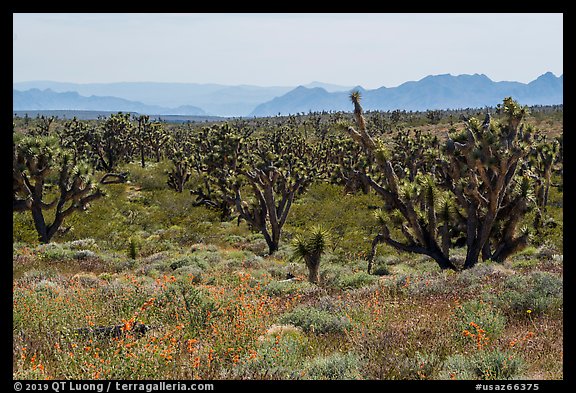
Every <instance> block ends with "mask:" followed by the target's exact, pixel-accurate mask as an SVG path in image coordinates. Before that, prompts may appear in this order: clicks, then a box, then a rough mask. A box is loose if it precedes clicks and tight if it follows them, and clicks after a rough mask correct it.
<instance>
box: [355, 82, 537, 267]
mask: <svg viewBox="0 0 576 393" xmlns="http://www.w3.org/2000/svg"><path fill="white" fill-rule="evenodd" d="M350 98H351V101H352V103H353V104H354V116H355V119H356V125H357V129H356V128H354V127H352V126H350V127H348V128H347V132H348V134H349V135H350V136H351V137H352V139H353V140H355V141H356V142H357V143H358V144H359V145H360V146H362V147H363V149H364V150H365V152H366V154H370V155H371V156H372V157H374V165H373V166H372V167H371V171H369V173H362V174H360V175H361V176H362V177H363V178H364V179H365V180H366V181H367V182H368V183H369V184H370V186H371V187H372V189H373V190H374V191H375V192H376V193H377V194H378V195H380V196H381V197H382V199H383V200H384V208H383V209H382V210H381V211H380V212H379V213H378V222H379V233H378V235H377V236H376V238H375V239H374V242H373V244H372V253H371V255H372V256H373V254H374V250H375V247H376V245H377V244H378V243H380V242H384V243H386V244H388V245H390V246H392V247H394V248H396V249H398V250H402V251H407V252H413V253H419V254H425V255H428V256H430V257H431V258H433V259H434V260H435V261H436V262H437V263H438V265H439V266H440V268H442V269H453V270H459V269H461V268H470V267H472V266H474V265H475V264H476V263H477V262H478V260H479V257H480V255H481V256H482V258H483V259H485V260H486V259H492V260H495V261H504V260H505V259H506V258H507V257H508V256H510V255H511V254H512V253H513V252H516V251H518V250H520V249H521V248H523V247H524V246H526V244H527V241H528V231H527V230H526V229H525V228H524V229H522V230H520V231H519V230H518V226H519V224H520V222H521V219H522V218H523V217H524V216H525V214H526V213H527V212H528V211H529V210H530V209H531V208H532V207H533V206H534V205H535V204H534V200H533V198H532V196H533V195H532V194H533V192H532V190H533V189H534V181H533V179H532V178H531V177H529V176H526V172H525V171H524V170H523V169H522V163H523V162H525V161H526V159H527V156H528V154H529V152H530V151H531V146H532V134H533V132H534V131H533V130H532V129H531V128H529V127H525V126H524V125H523V124H522V119H523V117H524V116H525V115H526V113H527V111H526V108H522V107H520V106H519V105H518V104H517V103H516V102H515V101H513V100H512V99H511V98H506V99H505V100H504V104H503V113H504V120H503V121H502V122H494V121H492V120H491V117H490V115H487V116H486V118H485V119H484V121H483V122H481V121H479V120H477V119H475V118H471V119H469V120H468V121H467V122H466V127H465V129H464V130H463V131H462V132H460V133H459V134H458V135H454V136H452V137H450V136H449V137H448V140H447V141H446V145H445V146H444V147H443V149H442V154H440V152H438V154H435V155H434V154H432V155H430V154H418V157H419V158H418V160H422V163H419V164H418V165H417V166H415V165H413V164H414V161H411V162H408V161H406V160H398V159H397V154H392V153H390V152H389V151H388V149H387V148H386V146H385V145H384V143H383V142H382V141H381V140H380V139H374V138H372V137H371V136H370V134H369V133H368V131H367V130H366V122H365V121H364V117H363V114H362V107H361V105H360V94H359V93H358V92H353V93H352V94H351V96H350ZM422 141H423V139H422ZM418 149H420V147H418ZM436 150H437V149H436ZM395 157H396V158H395ZM427 157H428V158H427ZM403 161H404V162H403ZM409 164H410V165H409ZM406 175H408V176H406ZM393 230H394V231H393ZM462 233H463V234H464V235H465V237H466V248H467V253H466V259H465V261H464V264H463V266H460V265H458V264H456V263H455V262H454V261H452V260H451V259H450V245H451V244H452V238H453V237H455V236H458V235H460V234H462ZM399 235H400V237H399Z"/></svg>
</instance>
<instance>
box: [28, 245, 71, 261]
mask: <svg viewBox="0 0 576 393" xmlns="http://www.w3.org/2000/svg"><path fill="white" fill-rule="evenodd" d="M37 250H38V252H39V256H40V258H42V259H43V260H46V261H51V262H53V261H62V260H66V259H74V255H76V252H75V251H72V250H70V249H68V248H66V247H64V246H63V245H62V244H58V243H49V244H45V245H42V246H39V247H38V248H37Z"/></svg>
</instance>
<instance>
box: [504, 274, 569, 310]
mask: <svg viewBox="0 0 576 393" xmlns="http://www.w3.org/2000/svg"><path fill="white" fill-rule="evenodd" d="M504 288H505V290H504V292H503V293H502V294H501V295H500V296H499V297H498V298H497V304H498V305H499V307H500V308H502V309H503V310H505V311H510V312H512V313H514V314H517V315H526V311H528V310H531V313H532V314H531V315H537V314H543V313H553V312H557V311H559V309H560V308H561V307H562V305H563V298H562V289H563V284H562V279H561V278H560V277H558V276H556V275H554V274H552V273H548V272H541V271H535V272H532V273H530V274H529V275H513V276H510V277H508V278H507V279H506V281H505V282H504Z"/></svg>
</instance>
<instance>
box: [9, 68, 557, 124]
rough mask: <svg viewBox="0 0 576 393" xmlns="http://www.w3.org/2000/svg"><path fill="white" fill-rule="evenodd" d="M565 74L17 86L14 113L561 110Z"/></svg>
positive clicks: (230, 114) (229, 114) (34, 83)
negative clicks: (290, 83) (509, 103)
mask: <svg viewBox="0 0 576 393" xmlns="http://www.w3.org/2000/svg"><path fill="white" fill-rule="evenodd" d="M563 80H564V79H563V75H561V76H559V77H556V76H555V75H554V74H552V73H551V72H547V73H545V74H543V75H541V76H540V77H538V78H537V79H535V80H534V81H532V82H530V83H520V82H494V81H492V80H491V79H490V78H488V77H487V76H486V75H484V74H474V75H458V76H453V75H449V74H443V75H431V76H427V77H425V78H423V79H421V80H419V81H411V82H406V83H403V84H401V85H400V86H397V87H392V88H386V87H381V88H378V89H373V90H365V89H363V88H362V87H360V86H358V87H355V88H352V87H351V86H339V85H331V84H325V83H320V82H312V83H310V84H308V85H305V86H298V87H296V88H294V87H287V86H271V87H262V86H250V85H239V86H226V85H218V84H195V83H154V82H125V83H92V84H75V83H63V82H50V81H32V82H17V83H13V110H14V111H17V110H18V111H23V110H30V111H35V110H36V111H37V110H94V111H123V112H137V113H142V114H150V115H189V116H204V115H212V116H224V117H242V116H244V117H247V116H250V117H252V116H274V115H277V114H282V115H287V114H295V113H301V112H304V113H307V112H309V111H323V110H325V111H351V110H352V108H351V104H350V101H349V98H348V96H349V92H350V91H351V90H353V89H358V90H360V91H361V93H362V97H363V99H362V106H363V107H364V109H365V110H384V111H386V110H395V109H401V110H428V109H457V108H466V107H485V106H494V105H496V104H498V103H500V102H502V99H503V98H504V97H507V96H512V97H513V98H514V99H516V100H517V101H518V102H520V104H522V105H552V104H562V103H563V96H564V88H563Z"/></svg>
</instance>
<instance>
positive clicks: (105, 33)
mask: <svg viewBox="0 0 576 393" xmlns="http://www.w3.org/2000/svg"><path fill="white" fill-rule="evenodd" d="M13 19H14V32H13V81H14V82H21V81H29V80H53V81H62V82H78V83H89V82H120V81H155V82H195V83H222V84H232V85H238V84H253V85H261V86H295V85H300V84H307V83H310V82H312V81H321V82H326V83H334V84H339V85H345V86H355V85H362V86H363V87H365V88H376V87H380V86H386V87H394V86H397V85H399V84H401V83H403V82H405V81H408V80H418V79H421V78H423V77H424V76H426V75H430V74H445V73H450V74H453V75H458V74H473V73H482V74H486V75H488V77H490V78H491V79H492V80H495V81H502V80H513V81H520V82H529V81H531V80H533V79H535V78H536V77H538V76H539V75H541V74H543V73H544V72H547V71H552V72H553V73H554V74H556V75H557V76H559V75H560V74H562V73H563V65H562V64H563V52H562V48H563V15H562V14H14V15H13Z"/></svg>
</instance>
